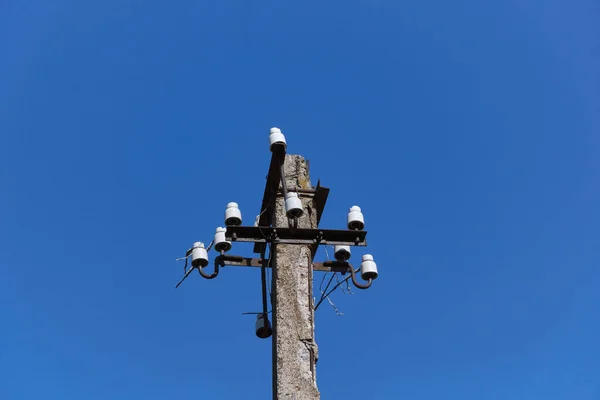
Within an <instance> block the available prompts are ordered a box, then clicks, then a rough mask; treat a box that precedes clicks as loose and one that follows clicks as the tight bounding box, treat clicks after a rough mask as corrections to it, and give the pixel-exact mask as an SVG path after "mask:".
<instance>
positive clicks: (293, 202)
mask: <svg viewBox="0 0 600 400" xmlns="http://www.w3.org/2000/svg"><path fill="white" fill-rule="evenodd" d="M285 214H286V215H287V216H288V218H300V217H301V216H302V214H304V210H302V202H301V201H300V199H299V198H298V193H296V192H288V193H287V195H286V196H285Z"/></svg>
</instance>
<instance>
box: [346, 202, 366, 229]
mask: <svg viewBox="0 0 600 400" xmlns="http://www.w3.org/2000/svg"><path fill="white" fill-rule="evenodd" d="M364 227H365V217H364V216H363V214H362V212H361V211H360V207H359V206H352V207H350V212H349V213H348V229H350V230H351V231H355V230H359V231H362V230H363V229H364Z"/></svg>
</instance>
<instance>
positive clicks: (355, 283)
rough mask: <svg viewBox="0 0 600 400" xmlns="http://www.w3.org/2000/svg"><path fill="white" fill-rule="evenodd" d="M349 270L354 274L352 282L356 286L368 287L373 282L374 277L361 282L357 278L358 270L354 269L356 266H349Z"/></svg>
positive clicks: (360, 287)
mask: <svg viewBox="0 0 600 400" xmlns="http://www.w3.org/2000/svg"><path fill="white" fill-rule="evenodd" d="M348 270H349V271H350V273H351V274H352V283H353V284H354V286H356V287H357V288H359V289H368V288H370V287H371V284H372V283H373V279H370V278H369V280H368V281H367V283H365V284H363V283H359V282H358V281H357V280H356V271H354V268H352V267H351V266H348Z"/></svg>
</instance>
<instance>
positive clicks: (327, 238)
mask: <svg viewBox="0 0 600 400" xmlns="http://www.w3.org/2000/svg"><path fill="white" fill-rule="evenodd" d="M225 237H226V239H227V240H230V241H232V242H253V243H273V244H277V243H285V244H318V245H342V246H366V245H367V239H366V237H367V231H344V230H332V229H306V228H298V229H295V228H271V227H262V226H260V227H259V226H228V227H227V232H225Z"/></svg>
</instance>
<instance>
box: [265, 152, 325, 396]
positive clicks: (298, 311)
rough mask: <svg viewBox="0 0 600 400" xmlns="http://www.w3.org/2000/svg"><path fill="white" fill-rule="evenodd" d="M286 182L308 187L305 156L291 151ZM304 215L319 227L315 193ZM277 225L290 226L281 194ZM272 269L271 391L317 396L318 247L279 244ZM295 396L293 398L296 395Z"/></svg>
mask: <svg viewBox="0 0 600 400" xmlns="http://www.w3.org/2000/svg"><path fill="white" fill-rule="evenodd" d="M283 170H284V173H285V178H284V179H285V180H286V183H287V187H298V188H302V189H310V188H311V185H310V176H309V171H308V165H307V163H306V160H305V159H304V158H303V157H301V156H296V155H287V156H286V157H285V163H284V168H283ZM301 201H302V207H303V209H304V210H305V212H304V215H303V216H302V217H300V218H299V220H298V228H316V227H317V213H316V210H315V205H314V204H313V196H312V195H308V196H302V197H301ZM274 225H275V227H287V226H288V217H287V215H286V211H285V205H284V198H283V195H279V196H278V197H277V203H276V206H275V224H274ZM274 247H275V249H274V262H273V264H272V267H271V268H272V270H273V295H272V300H271V301H272V305H273V354H274V365H273V385H274V386H273V391H274V392H276V396H275V398H276V399H296V400H304V399H306V400H313V399H319V398H320V395H319V391H318V389H317V381H316V367H315V364H316V361H317V358H318V351H317V345H316V343H315V324H314V309H313V308H314V304H313V291H312V280H313V276H312V275H313V271H312V260H313V256H314V252H315V251H316V246H314V245H294V244H277V245H275V246H274ZM294 396H295V397H294Z"/></svg>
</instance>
